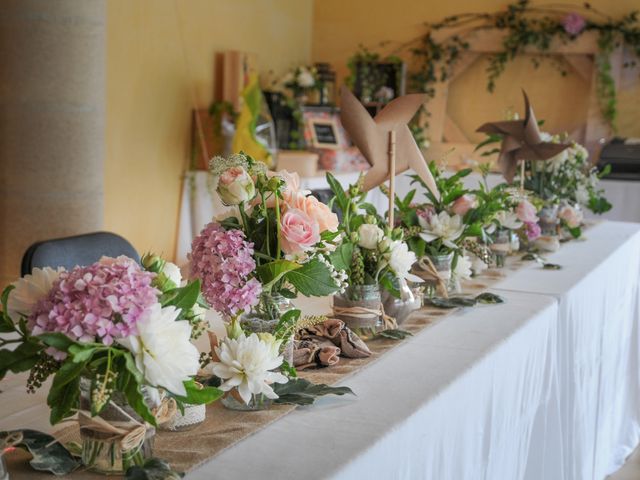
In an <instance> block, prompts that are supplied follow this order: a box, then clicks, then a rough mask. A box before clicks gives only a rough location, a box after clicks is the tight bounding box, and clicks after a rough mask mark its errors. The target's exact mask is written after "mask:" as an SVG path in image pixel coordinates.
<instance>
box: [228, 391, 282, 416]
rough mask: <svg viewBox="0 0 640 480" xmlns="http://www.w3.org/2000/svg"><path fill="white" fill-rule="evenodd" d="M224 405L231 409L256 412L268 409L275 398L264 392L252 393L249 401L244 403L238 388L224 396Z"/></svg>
mask: <svg viewBox="0 0 640 480" xmlns="http://www.w3.org/2000/svg"><path fill="white" fill-rule="evenodd" d="M221 402H222V405H224V406H225V407H226V408H228V409H229V410H239V411H242V412H256V411H259V410H267V409H269V408H270V407H271V405H272V404H273V400H271V399H270V398H267V397H266V396H265V395H264V394H262V393H260V394H257V395H255V394H254V395H251V400H249V403H244V401H243V400H242V398H241V397H240V395H239V394H238V392H237V391H236V389H235V388H234V389H233V390H231V391H230V392H229V393H227V395H225V396H224V397H222V400H221Z"/></svg>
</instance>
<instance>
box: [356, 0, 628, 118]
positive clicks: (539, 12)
mask: <svg viewBox="0 0 640 480" xmlns="http://www.w3.org/2000/svg"><path fill="white" fill-rule="evenodd" d="M638 19H639V14H638V12H637V11H632V12H630V13H628V14H626V15H624V16H622V17H621V18H618V19H615V18H612V17H611V16H610V15H608V14H606V13H604V12H601V11H598V10H596V9H595V8H593V7H592V6H591V5H590V4H589V3H584V4H582V5H569V4H551V5H539V6H534V5H531V3H530V2H529V0H518V1H517V2H515V3H512V4H510V5H508V6H507V7H506V8H505V9H504V10H501V11H498V12H494V13H463V14H459V15H452V16H449V17H446V18H444V19H443V20H442V21H440V22H434V23H428V24H426V25H425V27H426V33H424V34H422V35H421V36H419V37H417V38H414V39H412V40H410V41H409V42H407V43H405V44H403V45H400V46H399V47H398V48H396V49H395V50H394V51H393V52H392V55H397V54H399V53H401V52H403V51H406V50H408V51H409V52H410V53H411V54H413V57H414V59H415V60H416V62H415V68H413V69H412V73H411V74H410V76H409V80H410V85H409V87H410V89H411V90H412V91H420V92H425V93H426V94H427V95H429V96H430V97H433V96H434V95H435V88H434V87H435V84H436V83H437V82H439V81H445V80H447V78H449V76H450V74H451V71H452V68H453V66H454V65H455V64H456V62H457V61H458V60H459V59H460V57H461V56H462V54H463V53H464V52H465V51H467V50H469V49H470V41H471V40H470V39H471V38H472V34H473V33H475V32H478V31H482V30H497V31H500V32H503V33H504V38H503V40H502V45H501V46H502V48H501V50H500V51H499V52H497V53H495V54H491V55H489V58H488V64H487V69H486V72H487V89H488V90H489V91H493V90H494V88H495V85H496V80H497V79H498V78H499V77H500V75H502V73H503V72H504V71H505V69H506V67H507V65H508V64H509V62H511V61H512V60H514V59H515V58H516V57H518V56H519V55H521V54H522V53H524V52H525V51H531V50H536V51H538V52H539V53H540V54H541V56H533V57H532V61H533V63H534V65H535V66H536V67H537V66H538V65H539V64H540V62H541V61H543V60H548V61H551V62H552V64H553V65H554V66H556V67H557V68H558V70H559V72H560V74H562V75H566V74H567V72H568V68H567V65H566V64H565V63H564V62H563V60H562V57H561V56H558V55H554V54H553V51H552V50H551V47H552V45H554V43H556V42H560V43H561V44H567V43H569V42H573V41H575V40H577V39H578V38H580V37H581V36H582V35H584V34H585V33H587V32H593V33H595V34H596V35H597V40H598V41H597V45H598V53H597V55H596V59H595V65H596V72H597V73H596V82H597V88H596V92H597V95H598V101H599V103H600V108H601V111H602V114H603V117H604V118H605V119H606V120H607V122H608V123H609V124H610V125H611V126H612V127H613V128H615V121H616V114H617V108H616V106H617V99H616V87H615V82H614V79H613V76H612V66H611V62H610V56H611V53H612V52H613V51H614V49H615V48H617V47H618V46H625V47H627V48H628V49H629V50H630V51H631V52H632V53H633V54H634V56H635V57H636V58H639V57H640V23H639V21H638ZM447 30H450V31H451V32H453V33H451V35H448V36H444V37H442V31H444V33H446V31H447ZM385 43H388V42H385ZM368 53H369V57H372V54H371V52H368ZM355 58H357V57H353V58H352V59H351V60H350V65H351V63H352V62H353V61H354V59H355ZM635 64H636V61H635V60H634V61H632V62H627V63H625V64H624V66H625V67H630V66H634V65H635Z"/></svg>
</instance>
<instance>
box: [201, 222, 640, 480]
mask: <svg viewBox="0 0 640 480" xmlns="http://www.w3.org/2000/svg"><path fill="white" fill-rule="evenodd" d="M586 238H587V240H585V241H576V242H572V243H569V244H566V245H564V246H563V248H562V249H561V250H560V251H559V252H558V253H556V254H554V255H549V260H550V261H553V262H555V263H559V264H561V265H562V266H563V269H562V270H560V271H555V270H542V269H541V267H539V266H538V265H537V264H533V263H532V265H531V266H530V267H528V268H525V269H523V270H521V271H519V272H517V273H515V274H513V275H510V276H509V277H508V278H507V279H506V280H505V281H504V282H503V283H502V284H499V285H498V286H497V291H498V292H499V293H500V294H501V295H502V296H503V297H504V298H505V299H506V303H505V304H502V305H496V306H490V307H477V308H474V309H468V310H464V311H460V312H457V313H456V314H454V315H453V316H450V317H446V318H445V319H444V320H443V321H441V322H439V323H437V324H436V325H434V326H433V327H430V328H427V329H426V330H423V331H422V332H420V333H419V334H418V335H416V336H415V337H413V338H411V339H409V340H407V341H406V342H405V343H403V344H402V345H400V346H399V347H398V348H396V349H395V350H392V351H391V352H389V353H388V354H387V355H385V356H384V357H383V358H382V359H381V360H380V361H378V362H376V363H374V364H373V365H371V366H369V367H367V368H366V369H365V370H363V371H362V372H359V373H358V374H356V375H355V376H353V377H352V378H350V379H348V380H346V381H344V384H345V385H348V386H350V387H352V388H353V389H354V391H355V392H356V393H357V394H358V398H357V400H356V399H344V398H340V399H329V398H326V399H322V400H321V401H320V402H319V404H317V405H315V406H313V407H310V408H304V409H302V408H301V409H298V410H296V411H295V412H293V413H292V414H291V415H289V416H287V417H285V418H283V419H282V420H280V421H278V422H276V423H275V424H273V425H271V426H269V428H267V429H266V430H263V431H261V432H258V433H257V434H256V435H254V436H252V437H251V438H249V439H247V440H246V441H244V442H241V443H240V444H238V445H236V446H234V447H232V448H230V449H228V450H227V451H225V452H223V453H222V454H221V455H220V456H218V457H217V458H215V459H214V460H212V461H211V462H210V463H207V464H205V465H203V466H202V467H201V468H199V469H198V470H196V471H195V472H193V473H191V474H190V475H189V478H194V479H204V478H208V477H207V475H209V474H210V472H211V471H212V469H214V468H215V469H219V471H224V472H225V477H226V478H231V479H236V478H237V479H241V478H258V477H262V478H281V479H289V478H290V479H294V478H301V477H303V476H309V475H310V474H311V473H312V476H313V478H340V479H342V478H344V479H352V478H372V479H378V478H380V479H420V478H425V479H438V480H440V479H449V478H451V479H486V480H494V479H510V480H511V479H532V480H534V479H535V480H538V479H554V480H556V479H557V480H573V479H578V478H579V479H583V478H584V479H587V478H588V479H601V478H604V477H605V476H606V475H607V474H609V473H611V472H613V471H615V470H616V469H617V468H618V467H619V466H621V465H622V463H623V462H624V459H625V457H626V456H627V455H628V454H629V453H630V452H631V451H632V450H633V449H634V448H635V446H636V445H637V444H638V439H639V438H638V434H639V432H640V418H639V417H640V404H639V402H638V394H639V393H640V389H639V387H640V385H639V379H640V357H639V351H638V347H639V346H640V338H639V333H638V322H639V319H640V225H636V224H624V223H614V222H611V223H609V222H605V223H602V224H600V225H597V226H595V227H593V228H591V229H589V230H587V231H586ZM325 307H326V305H325ZM320 310H322V308H321V305H319V304H318V301H316V302H315V303H314V305H313V311H314V312H318V311H320ZM247 458H250V459H251V460H250V461H246V459H247Z"/></svg>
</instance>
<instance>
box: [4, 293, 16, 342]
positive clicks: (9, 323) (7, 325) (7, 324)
mask: <svg viewBox="0 0 640 480" xmlns="http://www.w3.org/2000/svg"><path fill="white" fill-rule="evenodd" d="M14 288H16V287H15V285H8V286H7V287H6V288H5V289H4V290H3V291H2V296H0V303H1V304H2V312H0V333H7V332H13V331H15V329H16V327H15V324H14V323H13V320H12V319H11V317H9V309H8V308H7V303H8V302H9V294H10V293H11V290H13V289H14Z"/></svg>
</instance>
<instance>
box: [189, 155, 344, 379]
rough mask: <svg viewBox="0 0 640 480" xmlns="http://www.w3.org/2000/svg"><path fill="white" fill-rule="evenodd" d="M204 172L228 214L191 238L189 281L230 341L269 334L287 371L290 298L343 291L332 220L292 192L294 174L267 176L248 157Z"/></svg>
mask: <svg viewBox="0 0 640 480" xmlns="http://www.w3.org/2000/svg"><path fill="white" fill-rule="evenodd" d="M211 169H212V173H213V174H214V176H215V177H216V178H217V180H218V186H217V192H218V194H219V196H220V199H221V200H222V202H223V203H224V204H225V205H227V206H230V207H231V208H232V209H233V210H232V213H231V214H230V215H228V216H224V218H222V219H220V220H219V221H213V222H211V223H209V224H208V225H207V226H205V228H204V229H203V230H202V232H201V233H200V234H199V235H198V236H197V237H196V238H195V239H194V241H193V244H192V251H191V253H190V254H189V260H190V270H191V273H190V274H191V277H192V278H194V279H199V280H200V281H201V282H202V295H203V296H204V298H205V299H206V300H207V301H208V302H209V304H210V305H211V306H212V308H213V309H215V310H216V311H218V312H219V313H220V314H221V315H222V316H223V317H224V318H225V320H226V322H227V327H228V328H227V330H228V332H235V333H234V334H233V335H230V336H231V337H232V338H234V339H239V338H240V337H241V335H240V333H239V332H240V331H241V330H243V331H244V332H246V337H247V338H252V337H251V335H250V334H251V333H253V332H255V333H270V334H273V335H275V336H276V337H277V338H276V340H275V341H277V342H280V343H278V345H279V347H280V348H281V349H283V352H282V353H284V357H285V358H284V368H292V367H291V355H292V342H291V329H290V328H289V327H290V325H291V323H292V322H295V321H296V319H297V318H299V315H300V312H299V311H298V310H296V309H294V308H293V306H292V305H291V303H290V299H293V298H295V297H296V296H297V295H298V294H302V295H305V296H325V295H331V294H333V293H335V292H337V291H338V290H340V289H342V288H344V275H345V274H344V272H342V271H341V270H339V269H336V268H335V267H334V266H333V264H332V262H331V258H332V257H331V255H330V253H331V252H332V251H333V250H335V248H336V246H337V245H338V244H339V242H340V238H339V234H338V231H337V230H338V218H337V216H336V215H335V214H334V213H333V212H331V210H330V209H329V207H327V205H325V204H323V203H322V202H320V201H318V199H316V198H315V197H313V196H311V195H309V192H306V191H304V190H301V189H300V181H299V178H298V176H297V174H290V173H288V172H286V171H282V172H277V173H273V172H268V171H267V170H266V169H265V167H264V164H262V163H259V162H256V161H255V160H254V159H252V158H251V157H250V156H248V155H244V154H242V153H240V154H234V155H231V156H229V157H228V158H222V157H216V158H214V159H213V160H212V161H211ZM287 335H288V337H287V338H286V336H287Z"/></svg>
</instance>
